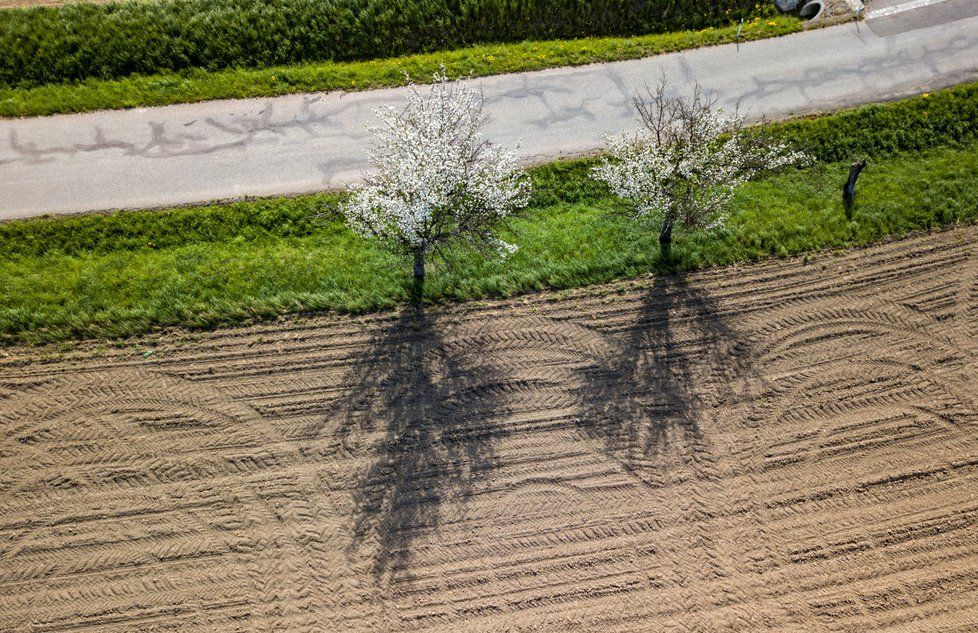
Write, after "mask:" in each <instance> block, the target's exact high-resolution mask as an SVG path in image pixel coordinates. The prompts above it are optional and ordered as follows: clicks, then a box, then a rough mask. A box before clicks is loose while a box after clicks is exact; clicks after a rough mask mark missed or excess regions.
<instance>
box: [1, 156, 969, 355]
mask: <svg viewBox="0 0 978 633" xmlns="http://www.w3.org/2000/svg"><path fill="white" fill-rule="evenodd" d="M586 167H587V163H586V162H580V161H578V162H574V163H558V164H555V165H551V166H547V167H542V168H540V169H537V170H535V171H534V172H533V177H534V180H535V181H536V184H537V188H538V192H537V194H536V195H535V198H534V204H533V206H532V208H531V209H530V210H529V212H528V213H527V214H526V215H525V216H524V217H522V218H520V219H518V220H516V221H514V222H513V223H512V224H511V226H510V227H509V235H507V236H506V239H507V240H508V241H512V242H514V243H516V244H518V245H519V246H520V250H519V251H518V252H517V253H516V254H515V255H514V256H512V257H511V258H510V259H509V260H507V261H506V262H495V261H486V260H483V259H482V258H480V257H478V256H477V255H476V254H473V253H464V252H463V253H459V254H457V255H456V256H455V257H454V259H453V260H452V261H450V262H447V263H446V264H445V265H444V266H443V267H442V268H441V269H439V270H436V271H434V274H432V275H430V279H429V283H428V285H427V287H426V293H427V296H428V298H429V299H430V300H432V301H445V300H465V299H473V298H478V297H504V296H510V295H513V294H516V293H521V292H526V291H530V290H538V289H543V288H571V287H576V286H582V285H586V284H593V283H600V282H607V281H612V280H615V279H621V278H627V277H632V276H636V275H639V274H642V273H646V272H649V271H652V270H655V269H656V267H657V266H658V265H659V262H658V259H657V249H656V246H655V243H656V240H655V236H656V234H655V231H654V230H648V229H647V228H645V227H643V226H642V225H640V224H637V223H635V222H632V221H629V220H626V219H624V218H620V217H616V216H614V215H609V214H608V212H609V211H613V210H615V209H616V208H617V207H618V204H619V203H618V202H617V201H616V200H615V199H614V198H612V197H611V196H610V195H608V194H607V193H606V192H604V191H603V190H602V189H601V188H600V187H598V186H595V185H593V184H591V183H589V182H587V181H584V180H582V179H581V177H582V175H583V174H584V173H586ZM847 170H848V164H847V163H822V164H818V165H816V166H814V167H811V168H807V169H803V170H793V171H789V172H786V173H783V174H780V175H778V176H776V177H774V178H771V179H768V180H764V181H758V182H752V183H748V184H747V185H746V186H744V187H743V188H742V189H741V190H740V192H739V193H738V195H737V197H736V199H735V203H734V210H733V213H732V216H731V220H730V222H729V225H728V226H727V227H726V228H725V229H724V230H723V231H722V232H719V233H716V234H713V235H709V236H707V235H694V236H689V237H687V238H685V239H682V240H681V241H679V242H678V243H677V244H676V245H675V246H674V250H675V254H676V255H677V256H678V259H679V261H680V262H681V267H682V268H684V269H695V268H700V267H704V266H712V265H720V264H729V263H733V262H739V261H751V260H757V259H760V258H764V257H770V256H782V257H783V256H789V255H795V254H799V253H803V252H808V251H812V250H818V249H825V248H839V247H846V246H855V245H864V244H869V243H872V242H875V241H878V240H880V239H883V238H886V237H889V236H896V235H902V234H906V233H908V232H911V231H916V230H921V229H927V228H930V227H936V226H945V225H949V224H953V223H957V222H973V221H975V220H976V219H978V145H970V146H965V147H944V148H936V149H931V150H927V151H924V152H916V153H904V154H897V155H894V156H891V157H889V158H886V159H882V160H876V161H874V162H873V163H872V165H871V166H870V168H869V169H867V170H866V172H864V175H863V176H862V178H861V180H860V191H859V197H858V199H857V205H856V209H855V213H854V216H853V219H852V220H851V221H847V220H846V218H845V215H844V213H843V210H842V205H841V201H840V199H839V198H840V195H839V192H840V184H841V183H842V182H844V181H845V177H846V174H847ZM335 203H336V198H335V197H332V196H327V195H319V196H305V197H300V198H289V199H278V200H262V201H257V202H245V203H236V204H232V205H224V206H213V207H204V208H199V209H185V210H174V211H169V212H163V213H154V212H129V213H124V214H115V215H112V216H83V217H76V218H66V219H57V220H35V221H30V222H18V223H11V224H10V225H3V227H4V228H7V227H9V226H16V227H20V229H23V228H24V227H30V226H35V227H38V232H33V231H28V233H30V234H33V235H35V236H36V237H35V239H33V240H23V241H21V242H17V241H14V240H10V239H9V238H10V234H9V232H8V234H7V235H6V238H5V239H6V241H7V244H8V245H9V244H14V243H22V245H21V246H20V247H19V248H7V249H6V250H5V254H4V256H3V257H2V259H0V340H2V341H4V342H6V343H11V342H28V343H42V342H51V341H58V340H64V339H70V338H76V337H118V336H124V335H130V334H136V333H141V332H145V331H147V330H149V329H151V328H153V327H158V326H163V325H182V326H189V327H211V326H215V325H218V324H231V323H238V322H244V321H248V320H251V319H254V318H256V317H271V316H275V315H280V314H283V313H287V312H296V311H306V310H336V311H343V312H361V311H367V310H376V309H381V308H387V307H391V306H393V305H395V304H397V303H399V302H402V301H404V300H405V298H406V297H407V288H408V286H409V280H408V275H407V270H408V268H407V266H406V265H404V263H403V262H399V261H398V260H396V259H395V258H394V257H392V256H390V255H388V254H386V253H384V252H382V251H380V250H378V249H376V248H375V247H374V246H373V244H371V243H370V242H367V241H364V240H361V239H359V238H358V237H356V236H354V235H352V234H351V233H350V232H349V231H348V230H347V229H346V228H345V227H344V225H343V222H342V221H341V219H340V218H338V217H332V218H331V219H327V220H325V221H324V220H315V219H313V218H312V217H311V216H312V215H314V214H316V213H320V212H322V211H323V210H324V209H329V208H330V207H332V206H333V205H335ZM45 223H47V224H45ZM52 226H53V227H54V228H51V227H52ZM40 227H49V228H47V229H42V228H40ZM177 227H179V228H178V230H176V228H177ZM44 230H55V231H57V233H58V235H59V236H61V237H62V238H64V239H60V241H56V240H53V239H52V238H51V237H50V236H49V237H48V238H45V237H44V234H43V231H44ZM22 234H23V233H22ZM69 235H70V236H72V237H70V238H69V237H66V236H69ZM32 244H34V245H42V246H32ZM43 245H46V246H43Z"/></svg>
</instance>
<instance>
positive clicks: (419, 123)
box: [343, 75, 530, 284]
mask: <svg viewBox="0 0 978 633" xmlns="http://www.w3.org/2000/svg"><path fill="white" fill-rule="evenodd" d="M434 79H435V82H434V84H433V85H432V86H430V87H429V88H428V89H427V91H426V94H421V92H420V91H419V90H418V88H417V87H416V86H414V85H412V86H411V87H410V97H409V100H408V105H407V107H405V108H404V110H402V111H397V110H395V109H393V108H386V109H383V110H380V111H378V112H377V114H378V116H379V117H380V120H381V125H380V126H379V127H376V128H371V131H373V132H374V133H375V134H376V135H377V137H378V140H379V142H378V144H377V146H376V147H375V148H374V150H373V151H372V152H371V153H370V159H371V162H372V163H373V165H374V167H375V168H376V172H375V173H373V174H371V175H369V176H368V177H367V178H366V183H365V184H364V185H363V186H360V187H357V188H355V189H354V191H353V194H352V195H351V197H350V200H349V201H348V202H347V203H346V204H345V205H344V206H343V212H344V214H345V215H346V218H347V221H348V222H349V224H350V226H351V227H352V228H353V230H355V231H356V232H357V233H359V234H361V235H364V236H367V237H374V238H377V239H379V240H381V241H383V242H384V243H385V244H387V245H388V246H389V247H391V248H392V249H394V250H396V251H398V252H402V253H405V254H407V255H409V256H410V257H412V258H413V259H414V276H415V282H416V284H420V282H421V281H422V280H423V278H424V274H425V272H424V266H425V258H426V257H427V256H428V255H429V254H430V253H432V252H433V251H434V250H436V249H440V248H442V247H444V246H446V245H449V244H452V243H458V242H464V243H467V244H469V245H473V246H479V247H489V248H490V249H491V250H492V251H493V252H494V253H496V254H498V255H500V256H506V255H508V254H509V253H511V252H513V251H515V250H516V248H515V246H511V245H509V244H506V243H505V242H503V241H501V240H500V239H498V237H497V236H496V230H497V229H498V227H499V223H500V221H501V220H503V219H505V218H506V217H507V216H509V215H510V214H511V213H512V212H514V211H516V210H518V209H520V208H522V207H524V206H526V205H527V204H528V203H529V199H530V182H529V179H528V178H527V176H526V174H525V172H524V171H523V170H522V169H521V168H520V167H519V165H518V163H517V160H516V155H515V154H514V153H512V152H509V151H506V150H504V149H502V148H500V147H498V146H496V145H493V144H491V143H489V142H488V141H485V140H484V139H483V138H482V135H481V133H480V131H479V129H480V128H481V126H482V124H483V121H484V118H483V115H482V104H483V99H482V96H481V95H480V94H479V93H477V92H475V91H474V90H473V89H471V88H469V87H466V86H464V85H462V84H460V83H458V82H453V81H449V80H448V79H447V78H446V77H445V76H444V75H436V76H435V78H434Z"/></svg>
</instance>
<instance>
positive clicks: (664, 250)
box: [659, 214, 673, 262]
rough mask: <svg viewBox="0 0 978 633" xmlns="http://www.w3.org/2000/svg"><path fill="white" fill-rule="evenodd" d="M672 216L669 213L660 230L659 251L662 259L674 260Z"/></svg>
mask: <svg viewBox="0 0 978 633" xmlns="http://www.w3.org/2000/svg"><path fill="white" fill-rule="evenodd" d="M672 224H673V220H672V216H671V215H669V214H667V215H666V217H665V219H663V220H662V230H661V231H659V253H660V254H661V255H662V261H664V262H670V261H672Z"/></svg>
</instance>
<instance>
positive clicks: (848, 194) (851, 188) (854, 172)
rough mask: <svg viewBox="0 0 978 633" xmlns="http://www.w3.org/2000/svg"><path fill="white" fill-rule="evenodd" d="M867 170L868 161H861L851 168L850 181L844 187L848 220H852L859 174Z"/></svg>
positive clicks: (843, 194) (844, 203) (844, 201)
mask: <svg viewBox="0 0 978 633" xmlns="http://www.w3.org/2000/svg"><path fill="white" fill-rule="evenodd" d="M865 168H866V161H865V160H861V161H859V162H858V163H853V164H852V167H850V168H849V180H848V181H847V182H846V184H845V185H844V186H843V187H842V204H843V205H845V208H846V219H847V220H851V219H852V204H853V202H854V201H855V199H856V180H858V179H859V173H860V172H861V171H862V170H863V169H865Z"/></svg>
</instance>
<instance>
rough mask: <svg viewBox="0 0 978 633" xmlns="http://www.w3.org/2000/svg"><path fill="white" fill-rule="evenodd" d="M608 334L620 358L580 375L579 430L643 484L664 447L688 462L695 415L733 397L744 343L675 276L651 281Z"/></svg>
mask: <svg viewBox="0 0 978 633" xmlns="http://www.w3.org/2000/svg"><path fill="white" fill-rule="evenodd" d="M615 334H616V337H617V338H618V340H619V341H620V343H619V347H618V349H619V352H620V353H619V354H618V355H617V356H616V357H615V358H612V359H610V360H609V362H608V363H607V364H606V365H605V366H604V367H602V368H600V369H595V370H592V371H591V372H590V374H589V375H588V376H587V381H586V382H587V388H586V393H585V394H584V395H583V402H584V412H583V415H582V416H581V424H582V427H583V428H582V430H583V431H584V432H585V433H586V434H587V435H589V436H590V437H592V438H595V439H599V440H600V441H601V442H602V443H603V445H604V450H605V451H606V452H607V453H608V454H609V455H610V456H612V457H614V458H615V459H616V460H617V461H618V462H619V463H620V464H621V465H622V466H623V467H624V468H626V469H627V470H628V471H629V472H630V473H631V474H633V475H635V476H636V477H638V478H639V479H641V480H642V481H644V482H645V483H647V484H648V483H651V482H650V479H649V476H650V474H651V473H650V472H649V469H650V468H652V467H654V466H655V465H656V462H657V461H658V460H660V459H663V458H664V455H665V453H667V452H668V451H669V450H670V448H672V449H675V450H676V451H678V452H679V453H689V454H688V455H686V457H688V458H690V459H695V455H693V454H692V452H693V450H694V449H695V447H697V446H702V445H703V439H704V438H703V436H702V430H701V428H700V420H701V416H702V415H703V414H704V412H705V411H708V410H710V409H711V408H712V407H713V406H715V405H716V404H718V403H719V402H720V401H722V400H724V399H726V398H728V397H730V396H732V395H734V385H735V382H736V379H737V378H738V377H740V376H742V375H744V372H745V371H746V370H747V369H748V367H749V358H748V345H747V343H746V338H745V337H743V336H742V335H741V334H740V333H738V332H737V330H736V329H735V328H733V327H732V326H731V325H730V324H729V323H727V321H726V320H725V319H724V317H723V314H722V312H721V311H720V309H719V307H718V306H717V304H716V303H715V302H714V301H713V300H712V299H711V298H710V296H709V294H708V293H707V292H705V291H704V290H701V289H699V288H697V287H695V286H692V285H689V284H687V283H686V279H685V277H684V276H683V275H659V276H657V277H656V279H655V282H654V284H653V286H652V287H651V288H650V289H649V290H648V292H647V293H646V295H645V296H644V297H643V299H642V304H641V308H640V310H639V313H638V315H637V317H636V318H635V319H634V321H632V322H630V323H628V324H627V325H625V326H623V328H622V330H621V331H618V332H615ZM672 445H674V446H672Z"/></svg>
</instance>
